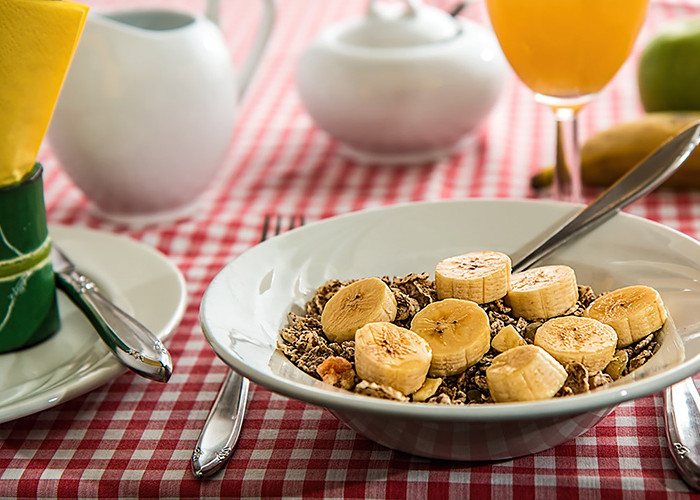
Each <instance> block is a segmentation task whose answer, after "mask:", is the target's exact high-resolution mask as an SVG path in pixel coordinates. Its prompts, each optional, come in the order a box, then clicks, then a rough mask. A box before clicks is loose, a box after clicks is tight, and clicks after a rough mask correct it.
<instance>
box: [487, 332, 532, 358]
mask: <svg viewBox="0 0 700 500" xmlns="http://www.w3.org/2000/svg"><path fill="white" fill-rule="evenodd" d="M525 344H527V342H526V341H525V339H524V338H522V336H521V335H520V334H519V333H518V330H516V329H515V327H514V326H513V325H508V326H504V327H503V328H501V329H500V330H499V331H498V333H497V334H496V335H495V336H494V337H493V338H492V339H491V347H493V348H494V349H496V350H497V351H498V352H506V351H507V350H508V349H512V348H514V347H518V346H521V345H525Z"/></svg>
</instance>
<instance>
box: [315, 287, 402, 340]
mask: <svg viewBox="0 0 700 500" xmlns="http://www.w3.org/2000/svg"><path fill="white" fill-rule="evenodd" d="M395 318H396V298H395V297H394V293H393V292H392V291H391V289H390V288H389V287H388V286H387V285H386V284H385V283H384V282H383V281H382V280H380V279H379V278H365V279H362V280H359V281H355V282H354V283H351V284H349V285H347V286H344V287H343V288H341V289H340V290H338V291H337V292H336V294H335V295H333V296H332V297H331V298H330V300H329V301H328V302H327V303H326V305H325V306H324V308H323V312H322V313H321V326H322V327H323V332H324V333H325V334H326V337H328V339H329V340H330V341H332V342H342V341H345V340H352V339H353V338H355V332H356V331H357V329H358V328H360V327H362V326H364V325H366V324H367V323H373V322H377V321H393V320H394V319H395Z"/></svg>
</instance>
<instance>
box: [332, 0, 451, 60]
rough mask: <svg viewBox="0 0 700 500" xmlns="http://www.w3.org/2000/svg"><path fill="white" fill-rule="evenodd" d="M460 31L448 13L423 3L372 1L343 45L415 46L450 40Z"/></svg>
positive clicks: (345, 35) (408, 0)
mask: <svg viewBox="0 0 700 500" xmlns="http://www.w3.org/2000/svg"><path fill="white" fill-rule="evenodd" d="M459 31H460V25H459V23H458V22H457V20H456V19H455V18H454V17H452V16H451V15H450V14H448V13H447V12H445V11H443V10H441V9H438V8H436V7H432V6H429V5H425V4H423V2H422V1H421V0H402V1H394V2H388V1H380V0H370V2H369V5H368V9H367V14H366V16H364V18H362V19H360V20H358V22H356V23H354V24H353V25H352V26H350V27H348V29H347V30H346V31H345V32H344V33H343V34H342V36H341V39H342V42H344V43H346V44H348V45H355V46H358V47H374V48H393V47H413V46H419V45H425V44H431V43H435V42H440V41H444V40H448V39H450V38H453V37H455V36H456V35H457V34H458V33H459Z"/></svg>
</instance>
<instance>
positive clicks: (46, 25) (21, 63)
mask: <svg viewBox="0 0 700 500" xmlns="http://www.w3.org/2000/svg"><path fill="white" fill-rule="evenodd" d="M87 11H88V7H87V6H86V5H81V4H77V3H73V2H67V1H60V2H59V1H55V0H0V19H1V20H2V28H0V186H3V185H6V184H10V183H13V182H17V181H18V180H20V179H21V178H22V177H24V176H25V175H26V174H27V173H28V172H29V171H30V170H31V168H32V166H33V165H34V161H35V160H36V156H37V154H38V153H39V146H41V141H42V139H43V138H44V134H46V129H47V128H48V126H49V120H50V119H51V114H52V113H53V109H54V106H55V105H56V100H57V99H58V92H59V90H60V89H61V85H62V84H63V80H64V78H65V76H66V73H67V71H68V66H69V64H70V61H71V58H72V57H73V53H74V52H75V47H76V45H77V43H78V39H79V38H80V33H81V32H82V30H83V25H84V23H85V17H86V16H87Z"/></svg>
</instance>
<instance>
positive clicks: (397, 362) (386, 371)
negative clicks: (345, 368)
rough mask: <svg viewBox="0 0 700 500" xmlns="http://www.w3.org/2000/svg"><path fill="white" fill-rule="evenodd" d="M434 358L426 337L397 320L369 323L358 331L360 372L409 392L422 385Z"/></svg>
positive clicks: (358, 366) (356, 342) (356, 353)
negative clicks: (402, 326)
mask: <svg viewBox="0 0 700 500" xmlns="http://www.w3.org/2000/svg"><path fill="white" fill-rule="evenodd" d="M431 359H432V351H431V349H430V345H428V343H427V342H426V341H425V340H423V339H422V338H421V337H420V336H419V335H417V334H416V333H414V332H412V331H411V330H407V329H405V328H401V327H400V326H397V325H395V324H393V323H388V322H379V323H369V324H367V325H365V326H363V327H362V328H360V329H358V330H357V333H356V334H355V370H356V371H357V376H358V377H360V378H361V379H362V380H366V381H367V382H374V383H376V384H380V385H386V386H389V387H392V388H394V389H396V390H398V391H401V393H403V394H405V395H409V394H411V393H413V392H416V391H417V390H418V389H420V388H421V386H422V385H423V383H424V382H425V377H426V375H427V374H428V369H429V368H430V360H431Z"/></svg>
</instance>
